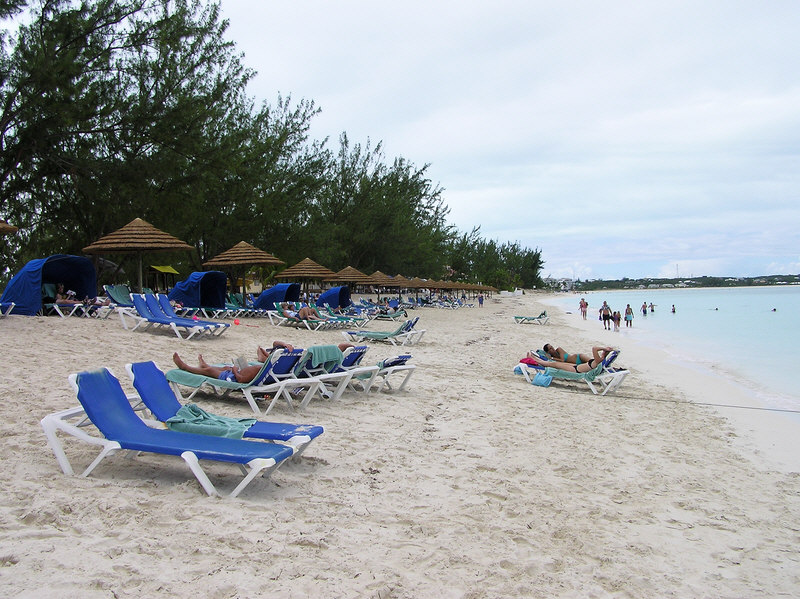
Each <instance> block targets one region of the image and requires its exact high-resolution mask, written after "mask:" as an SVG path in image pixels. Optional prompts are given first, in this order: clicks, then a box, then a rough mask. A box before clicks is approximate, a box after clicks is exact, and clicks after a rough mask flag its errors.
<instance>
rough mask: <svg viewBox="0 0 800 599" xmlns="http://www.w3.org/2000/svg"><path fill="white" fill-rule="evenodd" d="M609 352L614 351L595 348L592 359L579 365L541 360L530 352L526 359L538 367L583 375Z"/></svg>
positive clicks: (608, 348)
mask: <svg viewBox="0 0 800 599" xmlns="http://www.w3.org/2000/svg"><path fill="white" fill-rule="evenodd" d="M611 351H614V349H613V348H611V347H597V346H595V347H593V348H592V358H591V359H590V360H588V361H586V362H583V363H581V364H570V363H568V362H556V361H548V360H542V359H541V358H539V357H538V356H536V355H535V354H532V353H531V352H528V358H530V359H532V360H534V361H535V362H536V363H537V364H538V365H539V366H544V367H546V368H557V369H558V370H566V371H567V372H578V373H584V372H589V371H591V370H594V369H595V368H597V366H598V365H599V364H600V362H602V361H603V360H604V359H605V358H606V356H607V355H608V354H609V352H611Z"/></svg>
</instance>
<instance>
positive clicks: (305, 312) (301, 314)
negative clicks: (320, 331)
mask: <svg viewBox="0 0 800 599" xmlns="http://www.w3.org/2000/svg"><path fill="white" fill-rule="evenodd" d="M281 308H282V309H283V313H284V314H286V316H288V317H289V318H299V319H300V320H314V321H317V322H319V321H323V320H327V318H320V317H318V316H317V314H316V312H314V310H312V309H311V308H309V307H308V306H303V307H302V308H300V309H299V310H295V308H294V306H293V305H292V304H290V303H288V302H284V303H282V304H281Z"/></svg>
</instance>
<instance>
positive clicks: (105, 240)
mask: <svg viewBox="0 0 800 599" xmlns="http://www.w3.org/2000/svg"><path fill="white" fill-rule="evenodd" d="M193 249H194V248H193V247H192V246H190V245H189V244H188V243H186V242H184V241H181V240H180V239H178V238H177V237H173V236H172V235H170V234H169V233H165V232H164V231H161V230H160V229H156V228H155V227H154V226H153V225H151V224H150V223H148V222H147V221H144V220H142V219H141V218H135V219H133V220H132V221H131V222H129V223H128V224H127V225H125V226H124V227H122V228H121V229H117V230H116V231H114V232H113V233H109V234H108V235H106V236H105V237H101V238H100V239H98V240H97V241H95V242H94V243H93V244H91V245H89V246H87V247H85V248H83V251H84V253H86V254H111V253H115V252H117V253H125V252H171V251H176V250H193Z"/></svg>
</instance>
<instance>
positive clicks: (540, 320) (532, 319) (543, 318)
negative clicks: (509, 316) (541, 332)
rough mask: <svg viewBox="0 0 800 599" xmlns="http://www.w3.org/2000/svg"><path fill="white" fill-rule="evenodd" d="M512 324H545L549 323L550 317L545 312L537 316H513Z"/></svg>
mask: <svg viewBox="0 0 800 599" xmlns="http://www.w3.org/2000/svg"><path fill="white" fill-rule="evenodd" d="M514 322H515V323H517V324H547V323H548V322H550V317H549V316H548V315H547V310H544V311H543V312H542V313H541V314H539V316H515V317H514Z"/></svg>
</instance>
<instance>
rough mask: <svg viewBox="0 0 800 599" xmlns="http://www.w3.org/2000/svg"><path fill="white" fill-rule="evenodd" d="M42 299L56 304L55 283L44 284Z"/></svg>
mask: <svg viewBox="0 0 800 599" xmlns="http://www.w3.org/2000/svg"><path fill="white" fill-rule="evenodd" d="M42 299H45V300H48V301H51V302H54V301H56V284H55V283H42Z"/></svg>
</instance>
